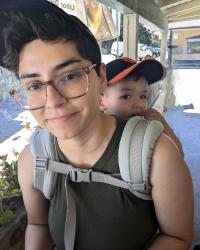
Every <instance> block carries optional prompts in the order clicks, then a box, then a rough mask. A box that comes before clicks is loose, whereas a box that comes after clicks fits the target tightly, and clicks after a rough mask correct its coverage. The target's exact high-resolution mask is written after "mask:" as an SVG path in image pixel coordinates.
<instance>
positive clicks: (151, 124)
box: [118, 116, 163, 200]
mask: <svg viewBox="0 0 200 250" xmlns="http://www.w3.org/2000/svg"><path fill="white" fill-rule="evenodd" d="M162 132H163V126H162V124H161V123H160V122H158V121H147V120H146V119H143V118H141V117H139V116H135V117H133V118H131V119H129V121H128V122H127V124H126V126H125V128H124V131H123V134H122V137H121V141H120V145H119V152H118V161H119V167H120V173H121V177H122V179H123V180H124V181H126V182H127V183H134V184H135V185H138V186H142V187H144V189H143V190H134V189H133V190H130V191H131V192H132V193H133V194H134V195H136V196H137V197H139V198H142V199H145V200H151V186H150V185H149V167H150V162H151V157H152V153H153V149H154V146H155V143H156V141H157V139H158V137H159V136H160V135H161V133H162ZM124 166H126V167H124Z"/></svg>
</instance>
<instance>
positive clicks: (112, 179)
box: [36, 157, 147, 193]
mask: <svg viewBox="0 0 200 250" xmlns="http://www.w3.org/2000/svg"><path fill="white" fill-rule="evenodd" d="M36 168H37V169H38V170H39V172H40V174H41V171H42V172H43V173H45V172H46V171H47V170H48V171H52V172H56V173H61V174H66V175H68V178H69V180H70V181H73V182H87V183H92V182H98V183H105V184H109V185H112V186H116V187H120V188H124V189H128V190H130V191H131V192H132V193H134V191H142V190H146V188H147V183H146V182H141V183H128V182H125V181H123V180H120V179H119V177H120V174H118V175H117V174H104V173H101V172H96V171H93V170H92V169H80V168H74V167H73V166H72V165H69V164H66V163H61V162H57V161H52V160H48V159H46V158H44V157H36ZM37 172H38V171H37ZM116 177H117V178H116Z"/></svg>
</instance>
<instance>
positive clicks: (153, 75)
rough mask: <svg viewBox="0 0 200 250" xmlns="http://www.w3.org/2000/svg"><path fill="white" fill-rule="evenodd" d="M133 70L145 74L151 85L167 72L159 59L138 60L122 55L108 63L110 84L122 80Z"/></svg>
mask: <svg viewBox="0 0 200 250" xmlns="http://www.w3.org/2000/svg"><path fill="white" fill-rule="evenodd" d="M133 71H134V72H135V73H137V74H139V75H141V76H144V77H145V78H146V80H147V82H148V84H149V85H150V84H152V83H154V82H157V81H159V80H161V79H162V78H163V77H164V72H165V70H164V67H163V65H162V64H161V63H160V62H159V61H157V60H154V59H148V60H143V61H140V62H136V61H135V60H133V59H131V58H129V57H121V58H118V59H115V60H113V61H111V62H109V63H108V64H106V74H107V81H108V85H111V84H113V83H116V82H119V81H121V80H122V79H124V78H125V77H127V76H128V75H129V74H130V73H132V72H133Z"/></svg>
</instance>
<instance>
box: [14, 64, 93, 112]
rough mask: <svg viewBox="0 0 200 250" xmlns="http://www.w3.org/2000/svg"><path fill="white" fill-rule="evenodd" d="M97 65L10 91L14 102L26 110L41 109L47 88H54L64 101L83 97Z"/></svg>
mask: <svg viewBox="0 0 200 250" xmlns="http://www.w3.org/2000/svg"><path fill="white" fill-rule="evenodd" d="M96 66H97V64H93V65H91V66H89V67H86V68H84V69H79V70H75V71H71V72H67V73H66V74H64V75H62V76H59V77H57V78H55V79H54V80H51V81H48V82H38V81H32V82H30V83H29V84H27V85H26V86H20V87H19V88H17V89H15V90H12V91H10V95H11V96H12V97H14V99H15V100H16V102H17V103H18V104H19V105H20V106H22V107H23V108H24V109H26V110H37V109H40V108H43V107H44V106H45V105H46V101H47V87H48V85H52V86H54V88H55V89H56V91H57V92H58V93H59V94H60V95H61V96H63V97H64V98H66V99H75V98H79V97H81V96H84V95H85V94H86V93H87V92H88V89H89V77H88V75H89V73H90V71H91V70H92V69H93V68H95V67H96Z"/></svg>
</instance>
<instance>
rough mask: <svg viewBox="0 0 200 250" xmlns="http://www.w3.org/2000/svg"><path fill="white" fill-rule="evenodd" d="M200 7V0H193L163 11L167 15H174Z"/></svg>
mask: <svg viewBox="0 0 200 250" xmlns="http://www.w3.org/2000/svg"><path fill="white" fill-rule="evenodd" d="M198 7H200V1H199V0H193V1H190V2H187V3H183V4H180V5H177V6H175V7H171V8H168V9H165V10H163V13H164V14H165V15H166V16H167V17H170V16H173V15H177V14H181V13H184V12H187V11H188V12H191V11H193V10H195V9H196V8H198Z"/></svg>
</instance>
